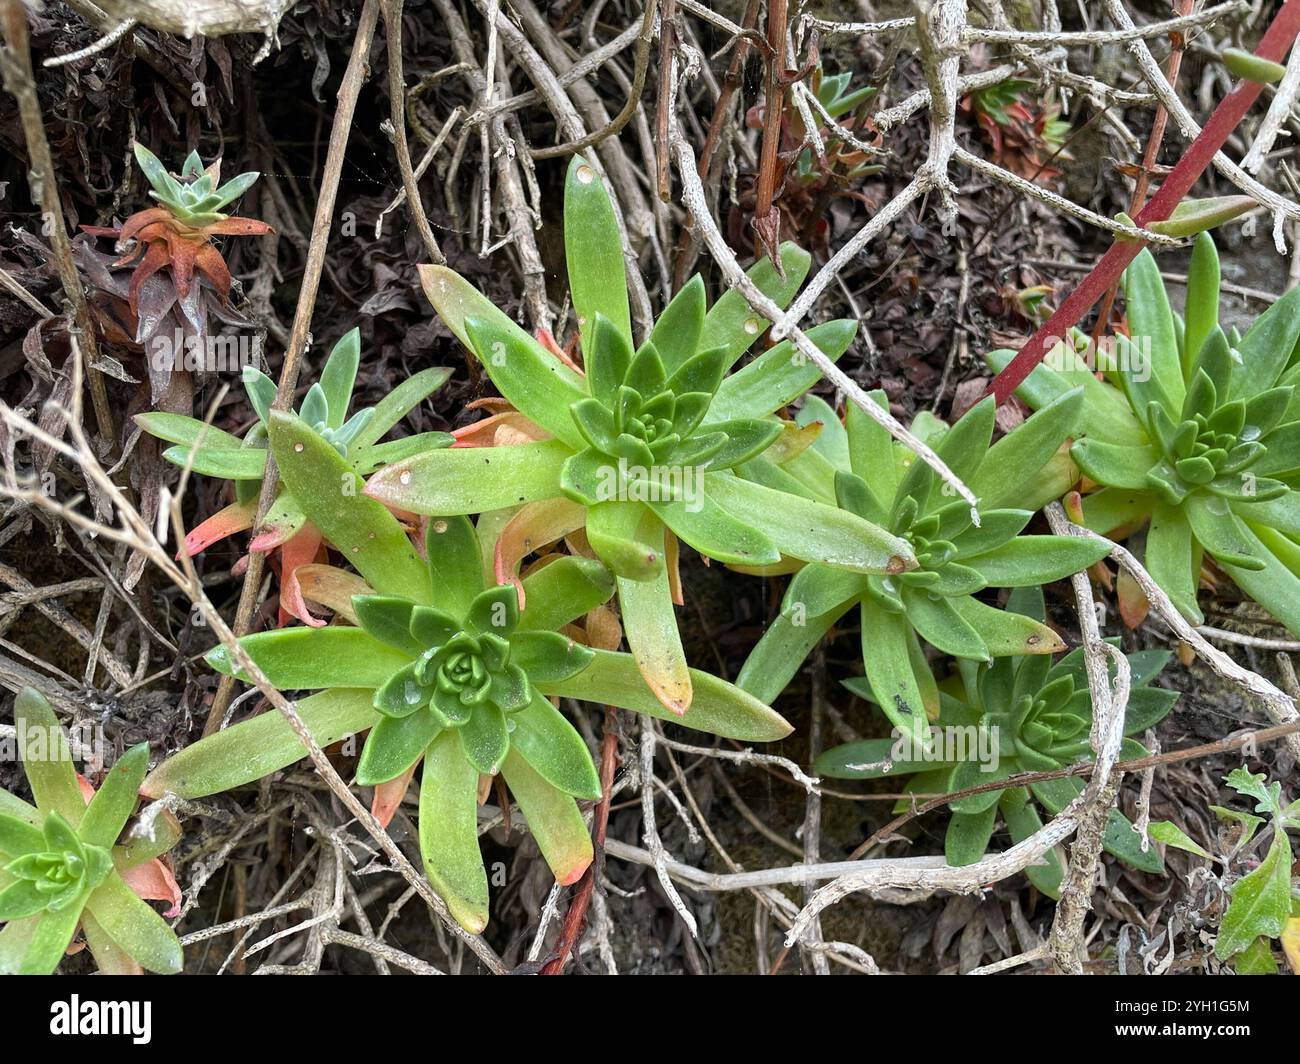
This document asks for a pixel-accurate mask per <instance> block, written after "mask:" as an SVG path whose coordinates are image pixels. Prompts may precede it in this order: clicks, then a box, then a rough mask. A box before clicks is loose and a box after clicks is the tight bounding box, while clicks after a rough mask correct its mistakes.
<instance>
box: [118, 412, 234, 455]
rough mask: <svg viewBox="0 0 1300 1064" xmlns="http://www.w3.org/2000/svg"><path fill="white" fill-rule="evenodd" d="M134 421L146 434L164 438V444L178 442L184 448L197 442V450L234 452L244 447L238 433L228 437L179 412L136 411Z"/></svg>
mask: <svg viewBox="0 0 1300 1064" xmlns="http://www.w3.org/2000/svg"><path fill="white" fill-rule="evenodd" d="M134 420H135V423H136V424H137V425H139V426H140V427H141V428H142V429H144V431H145V432H147V433H149V435H150V436H155V437H157V438H158V439H160V440H166V441H167V442H168V443H176V444H180V445H181V446H183V447H185V448H186V449H187V450H188V449H189V448H190V447H193V446H195V445H197V446H198V448H199V449H201V450H207V449H210V448H221V449H224V450H228V451H238V450H241V449H242V448H243V446H244V441H243V440H241V439H240V438H239V437H238V436H232V435H231V434H230V433H228V432H224V431H222V430H221V429H219V428H217V427H216V426H215V425H209V424H207V423H206V422H203V421H199V420H197V419H195V418H192V417H186V416H185V415H183V414H168V413H165V412H164V411H161V410H151V411H148V412H146V413H143V414H136V415H135V418H134Z"/></svg>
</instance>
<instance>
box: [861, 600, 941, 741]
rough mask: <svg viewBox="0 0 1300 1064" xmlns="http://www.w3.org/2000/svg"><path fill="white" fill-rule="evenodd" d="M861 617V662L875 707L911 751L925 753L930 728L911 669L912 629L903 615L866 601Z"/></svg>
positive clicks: (863, 604)
mask: <svg viewBox="0 0 1300 1064" xmlns="http://www.w3.org/2000/svg"><path fill="white" fill-rule="evenodd" d="M861 615H862V633H861V634H862V653H863V659H862V660H863V664H864V665H865V666H866V673H867V681H868V682H869V683H870V685H871V692H872V694H873V695H874V696H875V699H876V703H877V705H879V706H880V708H881V709H882V710H883V711H884V714H885V716H886V717H888V718H889V720H890V721H891V722H892V723H893V724H894V726H895V727H896V728H897V729H898V730H899V731H900V732H901V733H902V734H903V735H904V736H906V737H907V738H908V739H909V740H910V741H911V743H912V744H913V746H914V748H920V749H928V748H929V746H930V725H929V720H928V719H927V715H926V711H925V700H924V697H923V694H922V691H921V688H920V685H919V684H918V683H917V677H916V674H915V671H914V669H913V665H912V656H911V652H910V649H909V643H910V641H911V640H912V639H913V638H914V637H913V635H912V628H911V625H910V624H908V622H907V618H906V617H905V616H904V615H903V614H901V613H891V612H889V611H888V610H884V609H881V608H880V607H879V606H876V605H875V604H873V603H871V602H869V601H866V600H864V601H863V603H862V610H861Z"/></svg>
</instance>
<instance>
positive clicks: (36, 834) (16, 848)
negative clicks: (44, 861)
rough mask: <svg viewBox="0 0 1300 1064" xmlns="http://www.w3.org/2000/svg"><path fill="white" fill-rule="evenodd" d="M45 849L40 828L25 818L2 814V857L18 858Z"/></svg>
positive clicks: (0, 827) (0, 831)
mask: <svg viewBox="0 0 1300 1064" xmlns="http://www.w3.org/2000/svg"><path fill="white" fill-rule="evenodd" d="M6 793H7V792H6ZM44 849H45V836H44V835H42V834H41V831H40V829H39V828H38V827H36V826H35V825H34V824H32V823H31V822H30V821H28V820H26V819H25V818H23V819H20V818H19V817H15V816H9V815H7V814H5V813H0V856H6V857H18V856H20V855H21V854H25V853H32V852H33V851H36V852H39V851H42V850H44Z"/></svg>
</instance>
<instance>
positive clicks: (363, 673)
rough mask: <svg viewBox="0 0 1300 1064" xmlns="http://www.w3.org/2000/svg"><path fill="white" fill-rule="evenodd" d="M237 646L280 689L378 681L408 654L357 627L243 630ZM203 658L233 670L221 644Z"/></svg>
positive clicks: (221, 668) (406, 659)
mask: <svg viewBox="0 0 1300 1064" xmlns="http://www.w3.org/2000/svg"><path fill="white" fill-rule="evenodd" d="M240 646H242V647H243V648H244V650H245V651H247V652H248V655H249V657H251V658H252V659H253V661H254V662H256V663H257V666H258V667H259V668H260V669H261V670H262V672H263V673H265V674H266V678H267V679H268V680H269V681H270V682H271V684H272V685H273V686H275V687H277V688H279V689H280V690H282V691H305V690H311V689H316V688H327V687H346V686H352V687H371V688H374V687H378V686H379V685H380V684H382V683H383V682H384V681H386V680H387V679H388V677H389V676H391V675H392V674H393V673H394V672H396V671H397V670H398V669H400V668H401V667H402V666H403V665H406V664H407V663H408V662H409V661H410V660H411V656H410V654H407V653H404V652H402V651H400V650H395V649H394V648H392V647H390V646H387V645H385V644H384V643H381V642H380V641H379V640H378V639H376V638H375V637H374V636H372V635H370V634H369V633H368V632H366V631H364V630H363V629H360V628H347V627H342V626H338V627H329V628H281V629H279V630H277V631H274V632H256V633H254V634H253V635H247V636H244V638H243V639H242V640H240ZM204 660H205V661H206V662H207V663H208V665H209V666H210V667H211V668H213V669H215V670H216V671H217V672H222V673H227V674H230V673H232V672H233V671H234V668H233V662H232V661H231V657H230V653H229V651H227V649H226V647H225V646H223V645H218V646H215V647H213V648H212V649H211V650H210V651H208V653H207V655H206V656H205V658H204Z"/></svg>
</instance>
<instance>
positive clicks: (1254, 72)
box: [1219, 48, 1286, 956]
mask: <svg viewBox="0 0 1300 1064" xmlns="http://www.w3.org/2000/svg"><path fill="white" fill-rule="evenodd" d="M1219 58H1220V59H1222V60H1223V65H1224V66H1225V67H1227V68H1228V73H1230V74H1231V75H1232V76H1233V77H1235V78H1241V79H1243V80H1245V81H1254V82H1258V83H1259V84H1261V85H1271V84H1272V83H1273V82H1275V81H1281V80H1282V78H1283V77H1284V76H1285V74H1286V67H1284V66H1283V65H1282V64H1281V63H1277V62H1274V61H1273V60H1272V59H1267V58H1265V57H1264V56H1262V55H1256V54H1255V53H1254V52H1248V51H1246V50H1245V49H1243V48H1225V49H1224V50H1223V51H1222V52H1221V53H1220V56H1219ZM1274 937H1276V936H1274ZM1224 956H1228V954H1224Z"/></svg>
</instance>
